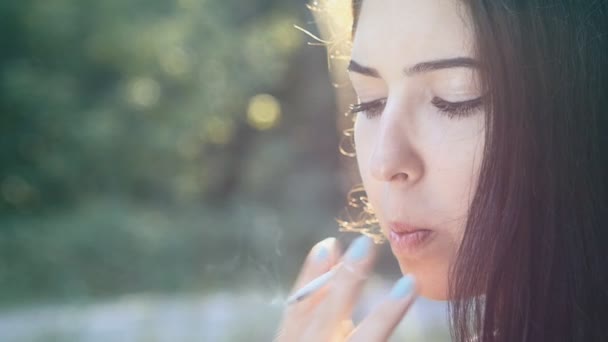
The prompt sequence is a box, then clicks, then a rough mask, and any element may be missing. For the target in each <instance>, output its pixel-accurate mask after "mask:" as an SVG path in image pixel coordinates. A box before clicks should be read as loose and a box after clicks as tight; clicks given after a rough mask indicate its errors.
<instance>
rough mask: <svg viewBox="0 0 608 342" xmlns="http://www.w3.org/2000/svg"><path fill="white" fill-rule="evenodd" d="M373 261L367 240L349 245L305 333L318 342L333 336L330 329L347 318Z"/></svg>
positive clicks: (373, 250)
mask: <svg viewBox="0 0 608 342" xmlns="http://www.w3.org/2000/svg"><path fill="white" fill-rule="evenodd" d="M374 259H375V248H374V242H373V240H372V239H371V238H369V237H367V236H361V237H359V238H357V239H356V240H355V241H354V242H353V243H352V244H351V246H350V247H349V249H348V251H347V252H346V254H345V255H344V258H343V260H342V263H341V264H340V266H339V267H338V269H337V271H336V274H335V275H334V279H333V280H332V281H331V282H330V284H329V286H328V289H327V291H328V293H327V295H326V298H325V299H324V300H323V303H322V305H319V306H318V307H317V308H316V309H315V311H314V313H313V321H312V323H311V325H310V328H309V329H308V331H309V332H310V333H312V334H314V335H315V336H318V337H319V338H320V339H319V340H325V339H327V337H331V336H334V329H335V328H336V327H337V326H338V325H339V324H340V322H341V321H343V320H345V319H348V318H350V314H351V311H352V308H353V306H354V304H355V301H356V300H357V299H358V297H359V293H360V292H361V288H362V285H363V283H364V282H365V280H367V277H368V274H369V272H370V270H371V268H372V265H373V262H374Z"/></svg>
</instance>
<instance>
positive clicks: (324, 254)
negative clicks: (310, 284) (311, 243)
mask: <svg viewBox="0 0 608 342" xmlns="http://www.w3.org/2000/svg"><path fill="white" fill-rule="evenodd" d="M335 241H336V239H335V238H333V237H330V238H327V239H325V240H323V241H321V242H319V244H318V245H317V250H316V251H315V254H314V260H315V261H316V262H322V261H325V260H327V259H328V258H329V254H330V250H331V248H332V245H333V244H334V243H335Z"/></svg>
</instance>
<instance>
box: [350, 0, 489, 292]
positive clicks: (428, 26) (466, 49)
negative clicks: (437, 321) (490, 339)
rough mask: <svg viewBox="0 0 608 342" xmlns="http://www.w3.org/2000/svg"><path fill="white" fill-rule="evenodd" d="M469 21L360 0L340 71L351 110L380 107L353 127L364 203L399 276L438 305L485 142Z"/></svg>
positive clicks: (412, 3)
mask: <svg viewBox="0 0 608 342" xmlns="http://www.w3.org/2000/svg"><path fill="white" fill-rule="evenodd" d="M469 23H470V19H469V18H468V15H467V10H466V9H465V8H464V6H463V5H461V4H460V2H459V1H456V0H365V1H363V5H362V8H361V12H360V17H359V22H358V25H357V28H356V34H355V38H354V41H353V50H352V62H351V64H350V66H349V73H350V78H351V80H352V84H353V87H354V89H355V91H356V93H357V96H358V98H359V103H360V104H363V103H368V102H370V101H376V100H380V101H377V102H375V104H370V105H365V104H363V105H362V106H361V107H359V109H361V110H363V109H366V110H364V111H362V112H360V113H358V114H357V115H358V117H357V120H356V123H355V146H356V153H357V159H358V165H359V171H360V173H361V177H362V179H363V184H364V186H365V189H366V191H367V195H368V197H369V201H370V204H371V206H372V208H373V209H374V212H375V214H376V216H377V219H378V221H379V223H380V226H381V227H382V232H383V234H384V235H385V236H386V237H387V239H388V240H389V242H390V244H391V249H392V251H393V253H394V254H395V256H396V258H397V260H398V261H399V265H400V267H401V270H402V272H403V273H412V274H414V275H415V276H416V278H417V281H418V284H419V286H420V291H421V295H423V296H425V297H428V298H433V299H447V276H448V270H449V267H450V265H451V263H452V262H453V261H454V259H455V256H456V251H457V249H458V247H459V245H460V242H461V240H462V235H463V231H464V226H465V222H466V216H467V211H468V208H469V205H470V200H471V199H472V196H473V194H474V191H475V187H476V184H477V175H478V171H479V166H480V163H481V156H482V153H481V152H482V149H483V144H484V116H485V115H484V112H483V108H482V106H481V100H480V95H481V92H480V89H479V86H478V84H479V83H478V81H477V80H478V74H477V72H478V70H477V62H476V61H475V60H474V56H473V42H474V41H473V31H472V29H471V25H469ZM383 99H386V101H385V102H384V101H383ZM415 230H420V231H419V232H418V233H410V234H408V233H406V231H415Z"/></svg>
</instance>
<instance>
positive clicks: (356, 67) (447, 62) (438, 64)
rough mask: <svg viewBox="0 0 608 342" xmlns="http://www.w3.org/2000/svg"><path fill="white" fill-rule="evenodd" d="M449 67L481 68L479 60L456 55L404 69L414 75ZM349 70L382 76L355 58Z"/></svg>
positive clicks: (377, 76)
mask: <svg viewBox="0 0 608 342" xmlns="http://www.w3.org/2000/svg"><path fill="white" fill-rule="evenodd" d="M449 68H475V69H477V68H479V62H477V61H476V60H474V59H473V58H470V57H455V58H446V59H437V60H434V61H427V62H421V63H418V64H416V65H414V66H411V67H408V68H405V69H404V73H405V75H406V76H412V75H414V74H419V73H423V72H429V71H434V70H439V69H449ZM347 70H348V71H351V72H356V73H359V74H362V75H365V76H369V77H375V78H380V73H379V72H378V70H376V69H374V68H370V67H367V66H363V65H361V64H359V63H357V62H355V61H354V60H352V59H351V60H350V63H349V64H348V67H347Z"/></svg>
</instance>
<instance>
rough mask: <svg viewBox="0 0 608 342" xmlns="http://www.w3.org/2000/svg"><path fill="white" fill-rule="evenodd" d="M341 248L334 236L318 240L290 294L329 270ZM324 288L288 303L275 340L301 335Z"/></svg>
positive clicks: (286, 339)
mask: <svg viewBox="0 0 608 342" xmlns="http://www.w3.org/2000/svg"><path fill="white" fill-rule="evenodd" d="M340 256H341V250H340V246H339V244H338V241H337V240H336V239H335V238H327V239H325V240H323V241H321V242H318V243H317V244H316V245H315V246H314V247H313V248H312V249H311V250H310V252H309V253H308V256H307V257H306V260H305V261H304V264H303V266H302V269H301V271H300V274H299V275H298V278H297V280H296V282H295V284H294V286H293V289H292V291H291V294H293V293H294V292H295V291H297V290H298V289H300V288H301V287H303V286H304V285H306V284H307V283H308V282H310V281H311V280H313V279H315V278H316V277H318V276H320V275H321V274H323V273H325V272H327V271H329V270H330V269H331V268H332V267H333V266H334V265H335V264H336V263H337V262H338V260H339V259H340ZM325 292H326V291H325V290H324V289H322V290H320V291H317V292H316V293H314V294H313V295H311V297H310V298H306V299H304V300H303V301H302V302H297V303H293V304H290V305H289V306H288V307H287V308H286V309H285V312H284V313H283V322H282V324H281V326H280V328H279V331H278V334H277V338H276V341H289V340H292V338H293V337H294V336H299V335H301V333H302V331H303V330H304V329H305V327H306V326H307V325H308V324H309V323H310V314H311V312H312V311H313V309H314V307H315V306H316V305H317V304H318V302H319V301H320V300H321V298H323V296H324V294H325Z"/></svg>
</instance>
